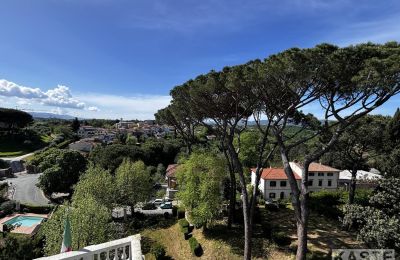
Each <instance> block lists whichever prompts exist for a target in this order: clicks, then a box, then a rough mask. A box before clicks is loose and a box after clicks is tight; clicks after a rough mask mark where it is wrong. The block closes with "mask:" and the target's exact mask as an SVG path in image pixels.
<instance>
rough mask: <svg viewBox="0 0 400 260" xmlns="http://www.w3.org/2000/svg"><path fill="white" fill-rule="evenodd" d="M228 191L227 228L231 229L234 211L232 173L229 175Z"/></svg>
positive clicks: (234, 180) (234, 190) (233, 174)
mask: <svg viewBox="0 0 400 260" xmlns="http://www.w3.org/2000/svg"><path fill="white" fill-rule="evenodd" d="M229 189H230V190H229V209H228V228H229V229H231V228H232V223H233V221H234V217H235V209H236V207H235V206H236V177H235V173H234V172H231V173H230V185H229Z"/></svg>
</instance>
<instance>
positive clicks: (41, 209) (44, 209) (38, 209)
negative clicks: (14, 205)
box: [21, 204, 54, 214]
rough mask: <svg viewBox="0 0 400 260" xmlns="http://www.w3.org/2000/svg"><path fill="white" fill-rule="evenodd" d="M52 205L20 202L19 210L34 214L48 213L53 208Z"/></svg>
mask: <svg viewBox="0 0 400 260" xmlns="http://www.w3.org/2000/svg"><path fill="white" fill-rule="evenodd" d="M53 208H54V206H52V205H48V206H35V205H29V204H21V210H22V211H24V212H29V213H36V214H49V213H50V212H51V211H52V210H53Z"/></svg>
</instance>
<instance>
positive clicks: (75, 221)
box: [40, 196, 115, 255]
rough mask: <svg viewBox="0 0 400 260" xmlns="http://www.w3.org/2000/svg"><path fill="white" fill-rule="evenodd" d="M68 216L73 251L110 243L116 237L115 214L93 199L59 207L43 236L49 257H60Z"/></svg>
mask: <svg viewBox="0 0 400 260" xmlns="http://www.w3.org/2000/svg"><path fill="white" fill-rule="evenodd" d="M67 209H68V213H67ZM66 214H69V219H70V222H71V235H72V250H78V249H81V248H83V247H85V246H88V245H92V244H100V243H104V242H107V241H109V240H110V239H112V238H113V234H115V233H114V229H113V226H112V225H111V223H110V221H111V210H110V209H107V208H106V207H105V206H103V205H102V204H101V203H99V202H97V201H96V200H95V199H94V198H93V197H92V196H87V197H86V198H85V199H84V200H79V201H77V202H73V203H72V204H71V205H68V204H65V205H61V206H59V207H58V208H57V210H56V211H54V212H53V214H52V217H51V218H50V219H49V220H48V221H46V222H44V223H43V225H42V227H41V230H40V232H41V234H43V235H44V237H45V246H44V252H45V255H54V254H58V253H60V245H61V242H62V238H63V236H62V235H63V231H64V219H65V216H66Z"/></svg>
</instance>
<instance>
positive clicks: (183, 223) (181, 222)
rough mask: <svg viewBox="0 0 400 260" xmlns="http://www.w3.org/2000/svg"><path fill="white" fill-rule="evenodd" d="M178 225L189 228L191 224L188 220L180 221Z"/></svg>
mask: <svg viewBox="0 0 400 260" xmlns="http://www.w3.org/2000/svg"><path fill="white" fill-rule="evenodd" d="M178 223H179V226H181V227H183V228H184V227H189V222H188V221H187V220H186V219H184V218H183V219H180V220H179V221H178Z"/></svg>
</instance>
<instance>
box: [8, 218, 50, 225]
mask: <svg viewBox="0 0 400 260" xmlns="http://www.w3.org/2000/svg"><path fill="white" fill-rule="evenodd" d="M43 219H44V218H43V217H35V216H18V217H15V218H12V219H10V220H8V221H6V222H4V223H3V224H6V225H13V226H21V227H31V226H34V225H37V224H40V223H41V222H42V221H43Z"/></svg>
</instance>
